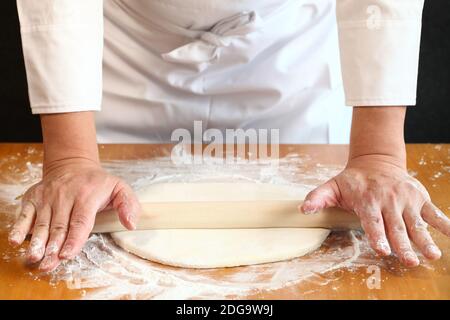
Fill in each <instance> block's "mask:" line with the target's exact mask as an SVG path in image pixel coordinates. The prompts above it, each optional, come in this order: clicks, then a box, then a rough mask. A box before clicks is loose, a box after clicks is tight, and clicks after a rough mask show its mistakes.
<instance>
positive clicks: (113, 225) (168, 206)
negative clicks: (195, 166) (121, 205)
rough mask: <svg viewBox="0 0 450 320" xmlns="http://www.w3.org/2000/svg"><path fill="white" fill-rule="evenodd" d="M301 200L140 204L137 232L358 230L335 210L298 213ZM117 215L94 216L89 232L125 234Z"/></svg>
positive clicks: (353, 218)
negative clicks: (266, 229) (291, 229)
mask: <svg viewBox="0 0 450 320" xmlns="http://www.w3.org/2000/svg"><path fill="white" fill-rule="evenodd" d="M302 202H303V201H302V200H263V201H175V202H146V203H142V204H141V207H142V212H141V214H140V217H139V221H138V224H137V230H151V229H252V228H326V229H334V230H339V229H341V230H342V229H344V230H345V229H360V228H361V225H360V222H359V218H358V217H357V216H356V215H354V214H352V213H349V212H347V211H344V210H342V209H338V208H329V209H323V210H320V211H319V212H317V213H313V214H307V215H306V214H303V213H300V212H299V211H298V206H299V205H301V203H302ZM125 230H126V229H125V227H123V226H122V224H121V223H120V221H119V219H118V216H117V212H115V211H114V210H108V211H103V212H100V213H98V214H97V217H96V221H95V226H94V229H93V230H92V233H104V232H116V231H125Z"/></svg>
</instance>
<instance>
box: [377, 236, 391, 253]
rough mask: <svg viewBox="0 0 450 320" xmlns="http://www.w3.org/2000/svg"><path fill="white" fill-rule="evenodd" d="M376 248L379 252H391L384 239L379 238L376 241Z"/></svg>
mask: <svg viewBox="0 0 450 320" xmlns="http://www.w3.org/2000/svg"><path fill="white" fill-rule="evenodd" d="M376 246H377V249H378V250H379V251H381V252H383V253H384V254H386V255H390V254H391V247H390V246H389V243H388V242H387V240H386V239H380V240H378V241H377V245H376Z"/></svg>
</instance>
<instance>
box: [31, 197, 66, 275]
mask: <svg viewBox="0 0 450 320" xmlns="http://www.w3.org/2000/svg"><path fill="white" fill-rule="evenodd" d="M72 205H73V203H72V201H69V200H68V199H66V198H65V197H64V196H58V198H57V199H56V200H55V206H54V210H53V218H52V221H51V224H50V237H49V240H48V243H47V248H46V250H45V255H44V259H43V260H42V262H41V264H40V265H39V269H41V270H43V271H52V270H54V269H55V268H56V267H57V266H58V265H59V263H60V262H61V259H59V252H60V251H61V247H62V245H63V243H64V241H65V240H66V236H67V232H68V225H69V220H70V213H71V211H72Z"/></svg>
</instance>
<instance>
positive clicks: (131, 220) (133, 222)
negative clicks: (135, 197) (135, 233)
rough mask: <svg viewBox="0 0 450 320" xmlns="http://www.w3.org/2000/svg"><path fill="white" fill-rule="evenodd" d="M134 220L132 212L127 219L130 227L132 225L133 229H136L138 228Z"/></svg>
mask: <svg viewBox="0 0 450 320" xmlns="http://www.w3.org/2000/svg"><path fill="white" fill-rule="evenodd" d="M134 220H135V216H134V214H133V213H130V214H129V215H128V216H127V221H128V223H129V224H130V227H131V229H132V230H135V229H136V222H135V221H134Z"/></svg>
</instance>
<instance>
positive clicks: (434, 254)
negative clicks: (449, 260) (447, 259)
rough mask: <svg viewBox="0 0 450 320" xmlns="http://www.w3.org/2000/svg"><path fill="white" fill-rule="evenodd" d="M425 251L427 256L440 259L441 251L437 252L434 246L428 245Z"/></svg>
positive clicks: (437, 249)
mask: <svg viewBox="0 0 450 320" xmlns="http://www.w3.org/2000/svg"><path fill="white" fill-rule="evenodd" d="M426 251H427V254H428V255H429V256H432V257H435V258H437V259H438V258H440V257H441V255H442V252H441V250H439V248H438V247H436V246H435V245H434V244H430V245H428V246H427V248H426Z"/></svg>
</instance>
